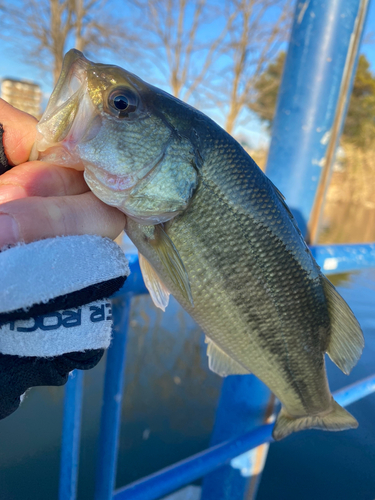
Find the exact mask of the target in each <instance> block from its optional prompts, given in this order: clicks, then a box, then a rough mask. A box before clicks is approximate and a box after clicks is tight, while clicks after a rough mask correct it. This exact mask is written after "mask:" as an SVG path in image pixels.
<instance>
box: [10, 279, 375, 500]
mask: <svg viewBox="0 0 375 500" xmlns="http://www.w3.org/2000/svg"><path fill="white" fill-rule="evenodd" d="M331 279H332V281H335V284H338V288H339V291H340V293H341V294H342V295H343V296H344V298H345V299H346V300H347V302H348V303H349V305H350V306H351V307H352V309H353V311H354V313H355V314H356V316H357V317H358V319H359V321H360V323H361V325H362V328H363V330H364V334H365V341H366V348H365V351H364V354H363V356H362V358H361V360H360V362H359V363H358V365H357V367H355V368H354V370H353V372H352V374H351V375H350V376H349V377H348V376H345V375H343V374H342V373H341V372H340V370H339V369H338V368H336V366H335V365H333V364H332V363H331V362H330V361H329V360H327V364H328V367H327V369H328V377H329V381H330V386H331V389H332V390H336V389H339V388H340V387H343V386H345V385H348V384H350V383H352V382H354V381H356V380H359V379H361V378H363V377H366V376H368V375H371V374H372V373H374V372H375V352H374V351H375V270H369V271H364V272H362V273H359V274H352V275H350V276H340V277H331ZM104 367H105V364H104V362H103V360H102V362H101V363H99V365H98V366H97V367H96V368H94V369H93V370H91V371H89V372H86V374H85V395H84V408H83V429H82V443H81V462H80V477H79V494H78V498H79V500H89V499H92V498H93V492H94V479H95V457H96V451H97V434H98V426H99V420H100V408H101V396H102V388H103V374H104ZM125 381H126V388H125V396H124V403H123V416H122V425H121V439H120V452H119V462H118V474H117V487H119V486H122V485H124V484H126V483H128V482H130V481H134V480H135V479H138V478H140V477H142V476H144V475H146V474H149V473H151V472H154V471H156V470H158V469H160V468H162V467H165V466H166V465H169V464H171V463H173V462H175V461H177V460H181V459H182V458H184V457H186V456H189V455H191V454H193V453H196V452H198V451H200V450H202V449H204V448H206V447H207V446H208V445H209V439H210V433H211V429H212V426H213V422H214V417H215V410H216V404H217V400H218V396H219V393H220V388H221V383H222V381H221V379H220V378H219V377H217V376H216V375H215V374H213V373H211V372H210V371H209V370H208V369H207V358H206V355H205V346H204V338H203V335H202V334H201V331H200V329H199V328H198V327H197V326H196V325H195V323H194V322H193V321H192V320H191V319H190V318H189V316H188V315H187V314H186V313H185V312H184V311H182V310H181V308H180V307H179V306H178V305H177V304H176V302H175V301H172V303H171V305H170V306H169V307H168V309H167V311H166V313H165V314H163V313H162V312H161V311H159V310H156V309H155V308H154V307H153V305H152V304H151V301H150V298H149V297H147V296H143V297H138V298H136V299H135V300H134V301H133V305H132V313H131V324H130V330H129V341H128V354H127V366H126V374H125ZM63 393H64V391H63V388H36V389H32V390H31V391H29V392H28V394H27V397H26V399H25V401H24V403H23V404H22V405H21V407H20V409H19V410H17V412H15V413H14V414H13V415H12V416H10V417H9V418H7V419H5V420H2V421H0V500H54V499H56V498H57V496H58V494H57V488H58V475H59V448H60V439H61V424H62V405H63ZM349 411H350V412H351V413H353V415H354V416H355V417H356V418H357V420H358V421H359V424H360V427H359V429H357V430H354V431H347V432H341V433H329V432H319V431H304V432H301V433H298V434H294V435H292V436H290V437H289V438H287V439H285V440H284V441H281V442H279V443H273V444H272V445H271V446H270V452H269V456H268V459H267V463H266V467H265V470H264V473H263V477H262V481H261V485H260V488H259V492H258V496H257V499H258V500H270V499H272V500H284V499H285V500H286V499H288V500H290V499H298V500H310V499H311V500H316V499H319V500H336V499H340V500H354V499H355V500H374V499H375V465H374V464H375V395H371V396H368V397H367V398H365V399H363V400H362V401H359V402H357V403H355V404H353V405H351V406H350V407H349ZM218 500H219V499H218Z"/></svg>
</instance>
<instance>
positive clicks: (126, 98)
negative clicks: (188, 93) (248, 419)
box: [32, 50, 364, 439]
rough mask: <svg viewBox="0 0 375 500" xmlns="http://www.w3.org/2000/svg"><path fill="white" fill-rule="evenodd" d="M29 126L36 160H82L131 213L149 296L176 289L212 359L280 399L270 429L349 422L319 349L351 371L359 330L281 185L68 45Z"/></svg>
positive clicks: (168, 99)
mask: <svg viewBox="0 0 375 500" xmlns="http://www.w3.org/2000/svg"><path fill="white" fill-rule="evenodd" d="M38 133H39V135H38V139H37V141H36V143H35V146H34V150H33V153H32V158H33V159H35V158H37V157H38V156H39V157H41V158H43V157H44V158H49V159H53V160H54V161H55V162H57V163H60V164H63V165H64V164H66V165H70V164H72V163H73V164H75V165H76V167H77V166H79V165H80V166H81V167H82V168H84V170H85V174H84V175H85V179H86V181H87V183H88V185H89V187H90V188H91V190H92V191H93V192H94V193H95V194H96V196H98V198H100V199H101V200H102V201H103V202H105V203H107V204H108V205H112V206H115V207H118V208H119V209H120V210H122V211H123V212H124V213H125V214H126V215H127V216H128V217H127V225H126V232H127V234H128V235H129V237H130V238H131V240H132V241H133V242H134V244H135V245H136V247H137V248H138V250H139V253H140V263H141V268H142V272H143V276H144V279H145V282H146V285H147V287H148V289H149V291H150V294H151V297H152V298H153V300H154V302H155V304H156V305H157V306H158V307H161V308H162V309H164V308H165V307H166V305H167V303H168V298H169V294H170V293H171V294H173V295H174V296H175V297H176V298H177V300H178V301H179V302H180V303H181V305H182V306H183V307H184V308H185V309H186V310H187V311H188V312H189V313H190V314H191V316H192V317H193V318H194V319H195V320H196V321H197V323H198V324H199V325H200V326H201V327H202V328H203V330H204V332H205V333H206V336H207V337H206V339H207V344H208V347H207V352H208V357H209V366H210V368H211V369H212V370H213V371H214V372H216V373H218V374H219V375H221V376H226V375H230V374H248V373H254V374H255V375H256V376H257V377H259V378H260V379H261V380H262V381H263V382H264V383H265V384H267V386H268V387H269V388H270V389H271V390H272V391H273V392H274V394H275V395H276V396H277V398H278V399H279V400H280V401H281V402H282V409H281V411H280V413H279V415H278V417H277V420H276V424H275V427H274V431H273V436H274V438H275V439H281V438H283V437H285V436H287V435H288V434H290V433H291V432H293V431H297V430H301V429H309V428H318V429H326V430H342V429H350V428H355V427H357V425H358V423H357V421H356V420H355V419H354V417H353V416H352V415H350V413H348V412H347V411H346V410H344V409H343V408H341V407H340V406H339V405H338V404H337V403H336V402H335V401H334V400H333V398H332V396H331V394H330V391H329V387H328V381H327V377H326V371H325V361H324V355H325V353H327V354H328V355H329V356H330V358H331V359H332V360H333V361H334V363H336V365H337V366H338V367H339V368H340V369H341V370H342V371H343V372H344V373H349V372H350V370H351V369H352V367H353V366H354V365H355V364H356V362H357V360H358V359H359V357H360V355H361V352H362V349H363V346H364V342H363V335H362V332H361V328H360V326H359V324H358V322H357V320H356V319H355V317H354V315H353V313H352V311H351V310H350V308H349V307H348V305H347V304H346V303H345V301H344V300H343V299H342V297H341V296H340V295H339V294H338V293H337V291H336V290H335V288H334V287H333V285H332V284H331V283H330V282H329V281H328V279H327V278H326V277H325V276H324V275H323V274H322V273H321V271H320V268H319V267H318V265H317V264H316V262H315V260H314V258H313V257H312V255H311V253H310V251H309V249H308V247H307V246H306V243H305V242H304V240H303V238H302V236H301V233H300V231H299V229H298V227H297V225H296V222H295V220H294V218H293V215H292V214H291V212H290V210H289V209H288V207H287V205H286V203H285V201H284V198H283V196H282V194H281V193H280V192H279V191H278V190H277V188H276V187H275V186H274V185H273V184H272V183H271V181H270V180H269V179H268V178H267V177H266V176H265V175H264V174H263V172H262V171H261V170H260V169H259V168H258V166H257V165H256V164H255V163H254V161H253V160H252V159H251V157H250V156H249V155H248V154H247V153H246V152H245V151H244V149H243V148H242V147H241V146H240V145H239V144H238V143H237V142H236V141H235V140H234V139H233V138H232V137H231V136H230V135H228V134H227V133H226V132H225V131H224V130H222V129H221V128H220V127H219V126H218V125H217V124H216V123H215V122H213V121H212V120H211V119H209V118H208V117H207V116H205V115H204V114H202V113H201V112H199V111H197V110H196V109H194V108H192V107H190V106H189V105H187V104H185V103H183V102H181V101H179V100H178V99H176V98H174V97H172V96H170V95H169V94H167V93H165V92H163V91H162V90H159V89H157V88H155V87H153V86H152V85H149V84H148V83H145V82H144V81H142V80H141V79H140V78H138V77H137V76H135V75H133V74H131V73H129V72H128V71H125V70H124V69H121V68H119V67H116V66H110V65H105V64H96V63H93V62H90V61H89V60H87V59H86V58H85V57H84V56H83V55H82V54H81V53H80V52H78V51H77V50H71V51H70V52H69V53H68V54H67V55H66V56H65V59H64V64H63V69H62V73H61V76H60V79H59V81H58V83H57V85H56V88H55V90H54V92H53V94H52V96H51V99H50V101H49V104H48V107H47V109H46V112H45V113H44V115H43V117H42V119H41V121H40V123H39V125H38ZM250 397H251V394H249V398H250Z"/></svg>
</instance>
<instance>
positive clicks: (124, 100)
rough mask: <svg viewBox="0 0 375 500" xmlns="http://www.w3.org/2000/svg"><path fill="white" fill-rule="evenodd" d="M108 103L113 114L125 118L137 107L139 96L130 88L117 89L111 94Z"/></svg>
mask: <svg viewBox="0 0 375 500" xmlns="http://www.w3.org/2000/svg"><path fill="white" fill-rule="evenodd" d="M108 104H109V108H110V111H111V112H112V114H114V115H115V116H117V117H119V118H125V117H127V116H128V115H129V113H133V112H134V111H135V110H136V109H137V104H138V97H137V95H136V94H135V93H134V92H132V91H131V90H130V89H127V88H122V89H116V90H114V91H113V92H111V93H110V94H109V98H108Z"/></svg>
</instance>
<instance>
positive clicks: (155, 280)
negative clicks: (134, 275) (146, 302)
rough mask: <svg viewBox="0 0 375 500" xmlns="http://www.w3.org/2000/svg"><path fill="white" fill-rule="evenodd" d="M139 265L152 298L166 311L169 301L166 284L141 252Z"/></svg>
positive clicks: (157, 305)
mask: <svg viewBox="0 0 375 500" xmlns="http://www.w3.org/2000/svg"><path fill="white" fill-rule="evenodd" d="M139 265H140V268H141V271H142V276H143V279H144V282H145V285H146V288H147V290H148V291H149V292H150V295H151V298H152V300H153V302H154V304H155V305H156V307H158V308H159V309H161V310H162V311H165V308H166V307H167V305H168V303H169V295H170V293H169V291H168V289H167V288H166V286H165V285H164V284H163V283H162V282H161V280H160V278H159V276H158V275H157V273H156V271H155V269H154V268H153V267H152V265H151V264H150V263H149V261H148V260H147V259H146V258H145V257H143V255H142V254H140V253H139Z"/></svg>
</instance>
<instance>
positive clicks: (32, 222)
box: [0, 99, 125, 249]
mask: <svg viewBox="0 0 375 500" xmlns="http://www.w3.org/2000/svg"><path fill="white" fill-rule="evenodd" d="M0 123H2V124H3V127H4V136H3V143H4V149H5V154H6V156H7V158H8V161H9V163H10V164H11V165H15V167H14V168H12V169H11V170H9V171H8V172H6V173H5V174H3V175H2V176H1V177H0V249H1V248H2V247H4V246H6V245H13V244H15V243H18V242H25V243H30V242H31V241H35V240H40V239H43V238H51V237H54V236H66V235H79V234H97V235H100V236H107V237H109V238H112V239H114V238H116V236H118V235H119V234H120V232H121V231H122V229H123V228H124V227H125V215H124V214H123V213H122V212H120V211H119V210H117V209H116V208H113V207H109V206H108V205H105V204H104V203H103V202H102V201H100V200H99V199H98V198H96V196H95V195H94V194H93V193H92V192H91V191H90V190H89V188H88V186H87V184H86V182H85V181H84V178H83V172H81V171H78V170H74V169H73V168H64V167H61V166H57V165H54V164H52V163H50V162H47V161H32V162H28V161H27V160H28V158H29V155H30V151H31V148H32V145H33V143H34V140H35V135H36V128H35V126H36V123H37V122H36V120H35V119H34V118H33V117H32V116H30V115H28V114H27V113H24V112H22V111H19V110H17V109H15V108H13V107H12V106H10V105H9V104H8V103H6V102H5V101H3V100H2V99H0Z"/></svg>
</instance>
